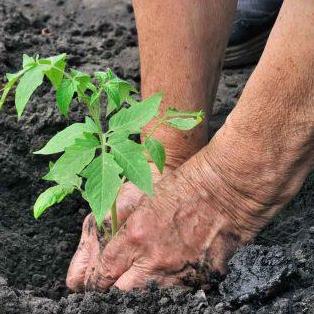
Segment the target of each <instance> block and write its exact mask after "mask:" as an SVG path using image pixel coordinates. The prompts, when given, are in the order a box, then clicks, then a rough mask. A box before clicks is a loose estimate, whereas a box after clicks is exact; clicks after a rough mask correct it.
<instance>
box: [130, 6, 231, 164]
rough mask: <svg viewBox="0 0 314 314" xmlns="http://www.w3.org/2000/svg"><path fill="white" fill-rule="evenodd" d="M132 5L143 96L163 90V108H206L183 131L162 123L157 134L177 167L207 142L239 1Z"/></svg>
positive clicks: (147, 129) (170, 160)
mask: <svg viewBox="0 0 314 314" xmlns="http://www.w3.org/2000/svg"><path fill="white" fill-rule="evenodd" d="M133 4H134V9H135V16H136V23H137V29H138V35H139V47H140V60H141V79H142V84H141V89H142V95H143V97H147V96H149V95H151V94H152V93H154V92H157V91H162V92H163V93H164V101H163V103H162V106H161V111H162V112H163V111H165V109H166V108H168V107H169V106H173V107H176V108H178V109H180V110H184V111H197V110H203V111H204V112H205V113H206V119H205V121H204V123H202V124H201V125H200V126H199V127H197V128H196V129H195V130H192V131H189V132H186V133H185V134H183V135H182V133H181V132H177V131H175V130H173V129H168V128H167V127H164V126H163V127H161V128H160V129H159V130H158V131H157V132H156V133H155V136H156V137H157V138H159V139H160V140H161V141H162V142H163V143H164V144H165V146H166V150H167V156H168V162H169V163H170V164H172V165H173V166H178V165H180V164H181V163H183V162H184V161H185V160H186V159H188V158H189V157H190V156H192V155H193V154H194V153H195V152H197V151H198V150H199V149H200V148H201V147H203V146H204V145H206V144H207V142H208V117H209V114H210V112H211V107H212V102H213V99H214V97H215V93H216V88H217V83H218V78H219V75H218V73H220V68H221V64H222V58H223V52H224V49H225V46H226V43H227V40H228V34H229V27H230V25H231V21H232V16H233V12H234V9H235V4H236V1H233V0H232V1H231V0H228V1H223V2H222V1H210V0H202V1H190V0H184V1H172V0H165V1H145V0H134V1H133ZM222 7H223V9H222ZM217 32H219V33H221V35H220V36H217V34H216V33H217ZM151 127H152V124H151V125H149V126H148V127H147V128H146V130H145V131H144V134H145V132H146V133H147V132H149V130H150V128H151Z"/></svg>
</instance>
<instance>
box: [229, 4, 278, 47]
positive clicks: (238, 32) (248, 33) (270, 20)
mask: <svg viewBox="0 0 314 314" xmlns="http://www.w3.org/2000/svg"><path fill="white" fill-rule="evenodd" d="M282 2H283V0H239V1H238V7H237V11H236V15H235V19H234V22H233V26H232V31H231V35H230V39H229V44H228V46H234V45H240V44H243V43H245V42H247V41H249V40H250V39H252V38H254V37H256V36H258V35H260V34H262V33H264V32H266V31H267V30H270V29H271V27H272V26H273V24H274V22H275V20H276V17H277V15H278V13H279V10H280V7H281V5H282Z"/></svg>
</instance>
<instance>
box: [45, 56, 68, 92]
mask: <svg viewBox="0 0 314 314" xmlns="http://www.w3.org/2000/svg"><path fill="white" fill-rule="evenodd" d="M65 59H66V54H65V53H63V54H60V55H57V56H53V57H50V58H48V59H47V60H49V61H50V62H51V68H50V69H49V70H48V71H46V72H45V75H46V76H47V77H48V79H49V80H50V82H51V84H52V85H53V87H54V88H55V89H56V90H57V89H58V87H59V86H60V84H61V82H62V79H63V75H64V68H65V64H66V62H65Z"/></svg>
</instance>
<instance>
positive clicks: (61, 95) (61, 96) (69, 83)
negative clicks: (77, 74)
mask: <svg viewBox="0 0 314 314" xmlns="http://www.w3.org/2000/svg"><path fill="white" fill-rule="evenodd" d="M77 86H78V83H77V82H76V81H75V80H70V79H67V78H64V79H63V80H62V82H61V85H60V86H59V88H58V89H57V95H56V97H57V105H58V108H59V110H60V112H61V113H62V114H63V115H65V116H67V114H68V110H69V107H70V104H71V101H72V98H73V96H74V93H75V92H76V90H77Z"/></svg>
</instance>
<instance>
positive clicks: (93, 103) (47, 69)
mask: <svg viewBox="0 0 314 314" xmlns="http://www.w3.org/2000/svg"><path fill="white" fill-rule="evenodd" d="M6 77H7V80H8V82H7V83H6V84H5V86H4V89H3V93H2V96H1V99H0V108H1V107H2V105H3V104H4V102H5V100H6V97H7V95H8V93H9V92H10V90H11V89H12V88H13V87H14V86H15V85H16V89H15V106H16V110H17V115H18V118H20V117H21V116H22V114H23V112H24V109H25V107H26V105H27V103H28V102H29V100H30V98H31V97H32V95H33V93H34V92H35V91H36V89H37V88H38V87H39V86H40V85H41V84H42V83H43V82H44V79H45V78H47V79H48V81H49V82H50V83H51V84H52V86H53V88H54V89H55V91H56V103H57V107H58V109H59V111H60V112H61V114H62V115H64V116H67V115H68V112H69V110H70V107H71V104H72V101H73V99H74V98H77V99H78V101H79V102H81V103H83V104H84V105H86V107H87V109H88V115H87V116H86V117H85V122H83V123H73V124H72V125H70V126H68V127H67V128H65V129H64V130H62V131H61V132H58V133H57V134H56V135H55V136H54V137H52V138H51V139H50V140H49V141H48V142H47V144H46V145H45V146H44V147H43V148H41V149H40V150H38V151H36V152H34V154H41V155H51V154H62V155H61V156H60V158H59V159H58V160H57V161H55V162H54V163H52V162H50V163H49V171H48V173H47V174H46V175H45V176H44V177H43V179H44V180H47V181H52V182H54V183H55V185H54V186H52V187H50V188H48V189H47V190H46V191H44V192H43V193H41V194H40V195H39V197H38V198H37V200H36V202H35V205H34V217H35V218H36V219H38V218H39V217H40V216H41V215H42V214H43V213H44V212H45V210H46V209H47V208H49V207H51V206H53V205H54V204H57V203H60V202H61V201H62V200H63V199H64V198H65V197H66V196H68V195H70V194H72V193H73V192H74V191H75V190H78V191H79V192H80V193H81V194H82V197H83V198H84V199H85V200H86V201H87V202H88V203H89V205H90V207H91V210H92V213H93V215H94V216H95V219H96V222H97V226H98V227H99V228H101V227H102V226H103V222H104V219H105V216H106V214H107V213H108V212H111V216H112V219H111V221H112V225H111V230H112V235H113V236H114V234H115V233H116V232H117V230H118V229H117V228H118V221H117V212H116V210H117V209H116V200H117V196H118V194H119V191H120V189H121V186H122V184H123V183H124V182H125V181H126V180H128V181H131V182H132V183H134V184H135V185H136V186H137V187H138V188H139V189H141V190H142V191H144V192H145V193H146V194H148V195H153V181H152V172H151V168H150V166H149V161H150V160H151V161H153V162H154V163H155V164H156V167H157V168H158V170H159V171H160V172H161V173H162V171H163V169H164V166H165V162H166V153H165V149H164V147H163V145H162V143H160V142H159V141H158V140H157V139H155V138H153V133H154V131H155V130H156V129H157V128H158V127H159V126H161V125H163V124H164V125H168V126H170V127H173V128H176V129H179V130H183V131H186V130H190V129H192V128H194V127H195V126H197V125H198V124H199V123H200V122H201V121H202V120H203V118H204V113H203V112H202V111H200V112H181V111H178V110H176V109H175V108H169V109H168V110H167V111H166V113H165V114H164V115H162V116H160V115H159V106H160V103H161V101H162V94H161V93H156V94H154V95H152V96H151V97H149V98H146V99H144V100H142V101H136V100H135V99H134V96H133V95H134V93H137V90H136V89H135V88H134V87H133V86H132V85H131V84H130V83H128V82H126V81H124V80H122V79H120V78H118V77H117V76H116V75H115V74H114V73H113V72H112V71H111V70H110V69H109V70H107V71H104V72H95V73H94V75H93V76H90V75H89V74H86V73H83V72H80V71H77V70H75V69H70V70H69V71H66V54H61V55H58V56H53V57H49V58H40V57H39V56H38V55H36V56H35V57H30V56H27V55H25V54H24V55H23V69H22V70H20V71H19V72H17V73H14V74H9V73H8V74H7V75H6ZM104 98H106V99H107V102H106V103H103V99H104ZM102 114H104V115H105V116H106V117H107V120H108V123H107V125H108V126H107V128H104V126H103V125H102V123H101V119H100V117H101V115H102ZM154 118H155V121H156V122H155V125H154V126H153V128H152V131H151V133H150V134H148V135H147V136H146V138H145V140H144V143H142V144H139V143H136V142H134V141H132V140H131V139H130V135H135V134H140V133H141V130H142V129H143V127H144V126H145V125H147V124H148V123H149V122H150V121H151V120H152V119H154Z"/></svg>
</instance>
